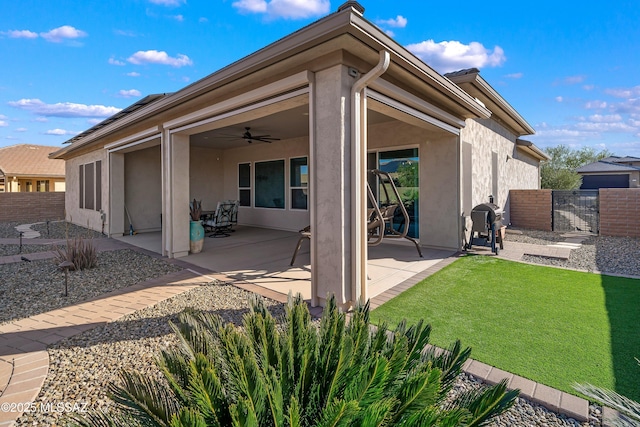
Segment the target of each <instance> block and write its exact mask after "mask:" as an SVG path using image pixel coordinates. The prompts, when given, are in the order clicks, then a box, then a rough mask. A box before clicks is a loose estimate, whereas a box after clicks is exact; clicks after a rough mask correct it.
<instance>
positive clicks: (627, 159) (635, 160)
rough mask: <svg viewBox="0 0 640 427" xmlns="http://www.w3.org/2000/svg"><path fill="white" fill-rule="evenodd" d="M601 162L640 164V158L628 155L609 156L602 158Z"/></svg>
mask: <svg viewBox="0 0 640 427" xmlns="http://www.w3.org/2000/svg"><path fill="white" fill-rule="evenodd" d="M600 161H601V162H607V163H626V164H628V165H629V166H640V158H638V157H632V156H626V157H618V156H609V157H605V158H604V159H600Z"/></svg>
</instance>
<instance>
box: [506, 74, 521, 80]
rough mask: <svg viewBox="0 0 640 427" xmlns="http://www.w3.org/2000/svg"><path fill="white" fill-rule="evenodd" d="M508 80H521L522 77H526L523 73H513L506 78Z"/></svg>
mask: <svg viewBox="0 0 640 427" xmlns="http://www.w3.org/2000/svg"><path fill="white" fill-rule="evenodd" d="M505 77H506V78H508V79H521V78H522V77H524V74H523V73H511V74H507V75H506V76H505Z"/></svg>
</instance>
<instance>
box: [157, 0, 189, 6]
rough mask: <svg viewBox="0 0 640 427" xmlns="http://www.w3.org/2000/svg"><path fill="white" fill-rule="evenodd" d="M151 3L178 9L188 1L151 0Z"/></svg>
mask: <svg viewBox="0 0 640 427" xmlns="http://www.w3.org/2000/svg"><path fill="white" fill-rule="evenodd" d="M149 2H151V3H153V4H159V5H161V6H170V7H176V6H180V5H181V4H184V3H186V0H149Z"/></svg>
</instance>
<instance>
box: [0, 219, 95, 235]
mask: <svg viewBox="0 0 640 427" xmlns="http://www.w3.org/2000/svg"><path fill="white" fill-rule="evenodd" d="M20 224H24V222H0V239H17V238H18V237H20V234H19V233H18V231H17V230H16V226H18V225H20ZM31 229H32V230H35V231H38V232H39V233H40V239H65V238H67V236H68V237H70V238H73V237H87V238H89V237H93V238H99V237H105V236H104V235H102V234H101V233H99V232H97V231H93V230H89V229H88V228H85V227H81V226H79V225H75V224H71V223H68V222H66V221H50V222H49V225H48V228H47V223H46V222H36V223H34V225H32V226H31Z"/></svg>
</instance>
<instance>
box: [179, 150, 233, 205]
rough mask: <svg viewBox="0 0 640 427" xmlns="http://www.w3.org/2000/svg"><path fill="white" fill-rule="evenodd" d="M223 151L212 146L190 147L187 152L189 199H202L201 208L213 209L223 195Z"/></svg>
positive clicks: (223, 198) (222, 198)
mask: <svg viewBox="0 0 640 427" xmlns="http://www.w3.org/2000/svg"><path fill="white" fill-rule="evenodd" d="M224 158H225V153H224V151H222V150H219V149H214V148H204V147H198V146H194V145H193V144H192V145H191V147H190V152H189V200H193V199H196V200H200V201H202V209H203V210H205V211H208V210H211V211H212V210H215V208H216V206H217V203H218V202H219V201H221V200H225V199H236V198H237V196H234V197H231V196H230V197H226V198H225V197H224V179H225V176H224V175H225V173H224V166H225V160H224Z"/></svg>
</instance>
